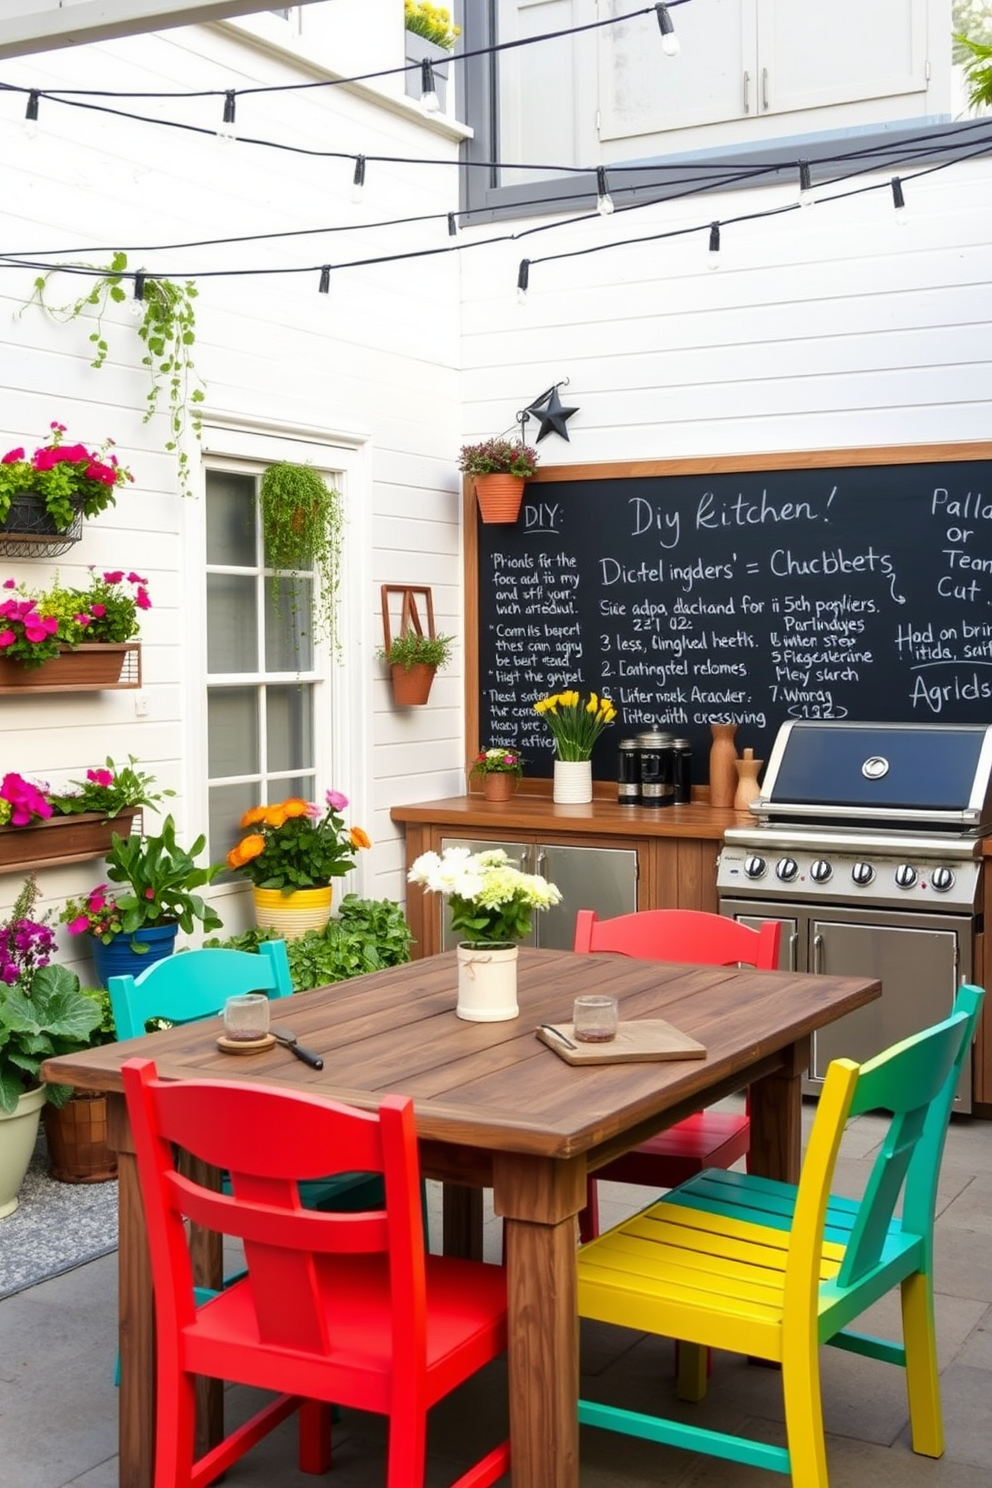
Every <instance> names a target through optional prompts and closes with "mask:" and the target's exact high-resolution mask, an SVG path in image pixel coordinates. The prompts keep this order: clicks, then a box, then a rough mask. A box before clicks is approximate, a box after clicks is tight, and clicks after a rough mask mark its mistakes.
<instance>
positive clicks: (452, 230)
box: [448, 212, 458, 238]
mask: <svg viewBox="0 0 992 1488" xmlns="http://www.w3.org/2000/svg"><path fill="white" fill-rule="evenodd" d="M457 236H458V218H457V217H456V216H455V214H454V212H449V213H448V237H449V238H457Z"/></svg>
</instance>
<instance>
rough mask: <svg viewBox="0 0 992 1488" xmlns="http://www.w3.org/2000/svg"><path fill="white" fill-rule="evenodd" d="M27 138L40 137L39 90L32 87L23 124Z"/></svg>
mask: <svg viewBox="0 0 992 1488" xmlns="http://www.w3.org/2000/svg"><path fill="white" fill-rule="evenodd" d="M21 128H22V129H23V131H24V138H25V139H32V140H33V139H37V137H38V92H37V90H36V89H34V88H32V89H31V92H30V93H29V94H28V106H27V108H26V109H25V110H24V123H23V125H22V126H21Z"/></svg>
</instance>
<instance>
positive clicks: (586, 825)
mask: <svg viewBox="0 0 992 1488" xmlns="http://www.w3.org/2000/svg"><path fill="white" fill-rule="evenodd" d="M389 815H390V817H391V819H392V820H393V821H395V822H414V823H417V824H418V825H430V826H438V827H462V828H472V829H474V830H477V831H480V832H482V833H484V834H485V835H486V837H496V836H499V837H505V836H506V834H507V833H508V832H532V833H533V832H538V833H540V832H553V833H555V834H556V835H562V834H565V835H569V834H571V835H574V836H588V835H589V834H590V833H596V834H603V835H605V836H617V837H620V836H631V835H633V836H636V837H697V838H705V839H709V840H711V841H715V842H719V841H720V839H721V838H722V837H723V834H724V832H725V831H726V830H727V828H728V827H733V826H743V825H745V824H746V823H747V822H750V821H753V820H754V818H753V817H752V816H751V815H750V814H749V813H748V812H740V811H721V810H717V809H716V808H715V807H713V806H710V805H708V804H706V803H705V802H698V803H697V802H693V804H692V805H691V806H665V807H661V808H658V807H651V806H620V805H618V804H617V802H616V801H615V800H608V799H601V800H593V801H591V802H590V803H589V804H588V805H586V806H558V805H556V804H555V803H554V802H553V801H552V800H551V798H550V797H549V796H545V795H540V796H539V795H525V794H524V793H523V792H518V794H517V795H516V796H514V798H513V800H512V801H509V802H494V801H486V800H484V799H483V797H482V796H481V795H475V794H473V795H469V796H449V797H447V798H446V799H444V800H441V801H418V802H415V803H414V804H413V805H409V806H394V807H393V808H392V810H391V811H390V813H389Z"/></svg>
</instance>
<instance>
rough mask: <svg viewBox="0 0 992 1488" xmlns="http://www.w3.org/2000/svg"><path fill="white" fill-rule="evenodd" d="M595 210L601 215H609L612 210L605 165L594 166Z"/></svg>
mask: <svg viewBox="0 0 992 1488" xmlns="http://www.w3.org/2000/svg"><path fill="white" fill-rule="evenodd" d="M596 211H597V212H598V213H599V215H600V216H601V217H609V216H610V214H611V213H612V211H613V198H612V196H611V195H610V188H609V186H607V184H606V167H605V165H597V167H596Z"/></svg>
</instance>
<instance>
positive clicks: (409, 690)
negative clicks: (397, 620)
mask: <svg viewBox="0 0 992 1488" xmlns="http://www.w3.org/2000/svg"><path fill="white" fill-rule="evenodd" d="M453 645H454V637H453V636H446V635H433V636H432V635H423V634H422V633H421V632H420V631H418V630H407V631H404V632H403V634H402V635H398V636H394V637H393V638H392V640H391V641H390V643H389V646H388V648H386V647H381V648H380V650H379V653H378V654H379V657H380V659H381V660H383V661H385V663H386V665H387V666H388V667H389V670H390V675H391V677H392V683H393V700H394V702H395V703H396V704H397V706H398V707H401V708H409V707H418V706H420V705H421V704H423V703H426V702H427V699H428V698H429V697H430V692H431V685H432V683H433V681H434V673H435V672H436V671H437V670H438V668H439V667H443V666H447V664H448V662H449V661H450V660H451V648H452V646H453Z"/></svg>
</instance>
